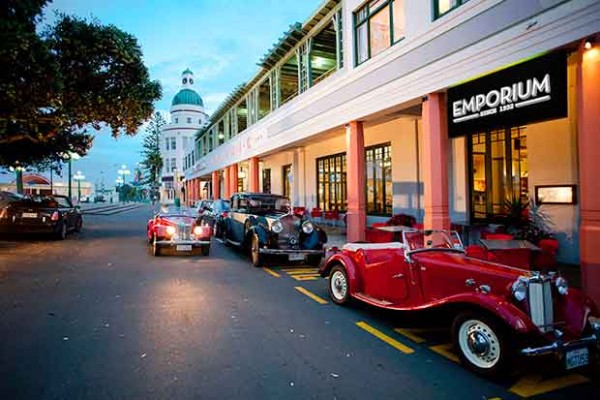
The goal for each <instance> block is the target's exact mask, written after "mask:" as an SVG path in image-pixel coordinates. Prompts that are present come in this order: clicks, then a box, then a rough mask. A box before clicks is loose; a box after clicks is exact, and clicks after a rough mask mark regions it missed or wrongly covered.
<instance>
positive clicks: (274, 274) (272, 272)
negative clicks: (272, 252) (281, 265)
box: [263, 267, 281, 278]
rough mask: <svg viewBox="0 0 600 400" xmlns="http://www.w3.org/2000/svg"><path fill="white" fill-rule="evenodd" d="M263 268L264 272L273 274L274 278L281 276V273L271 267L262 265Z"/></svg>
mask: <svg viewBox="0 0 600 400" xmlns="http://www.w3.org/2000/svg"><path fill="white" fill-rule="evenodd" d="M263 270H264V271H265V272H267V273H269V274H271V275H273V276H274V277H275V278H281V275H279V274H278V273H277V272H275V271H273V270H272V269H271V268H267V267H263Z"/></svg>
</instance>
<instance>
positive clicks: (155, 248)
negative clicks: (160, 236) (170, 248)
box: [152, 235, 160, 257]
mask: <svg viewBox="0 0 600 400" xmlns="http://www.w3.org/2000/svg"><path fill="white" fill-rule="evenodd" d="M152 255H153V256H154V257H158V256H160V246H159V245H158V244H157V243H156V235H154V236H153V238H152Z"/></svg>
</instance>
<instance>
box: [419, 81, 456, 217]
mask: <svg viewBox="0 0 600 400" xmlns="http://www.w3.org/2000/svg"><path fill="white" fill-rule="evenodd" d="M423 186H424V209H425V221H424V226H425V229H450V212H449V208H448V123H447V120H446V96H445V95H444V94H443V93H431V94H429V95H427V100H425V101H424V102H423Z"/></svg>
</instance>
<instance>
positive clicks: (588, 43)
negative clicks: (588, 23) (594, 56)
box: [583, 39, 593, 50]
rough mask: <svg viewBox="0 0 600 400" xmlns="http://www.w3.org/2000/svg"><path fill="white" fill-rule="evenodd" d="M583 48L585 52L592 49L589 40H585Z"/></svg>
mask: <svg viewBox="0 0 600 400" xmlns="http://www.w3.org/2000/svg"><path fill="white" fill-rule="evenodd" d="M583 47H584V48H585V49H586V50H589V49H591V48H592V47H593V43H592V40H591V39H587V40H586V41H585V43H584V44H583Z"/></svg>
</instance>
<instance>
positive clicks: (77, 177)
mask: <svg viewBox="0 0 600 400" xmlns="http://www.w3.org/2000/svg"><path fill="white" fill-rule="evenodd" d="M73 179H75V180H76V181H77V203H81V181H82V180H84V179H85V176H84V175H82V174H81V171H77V173H76V174H75V176H73Z"/></svg>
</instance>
